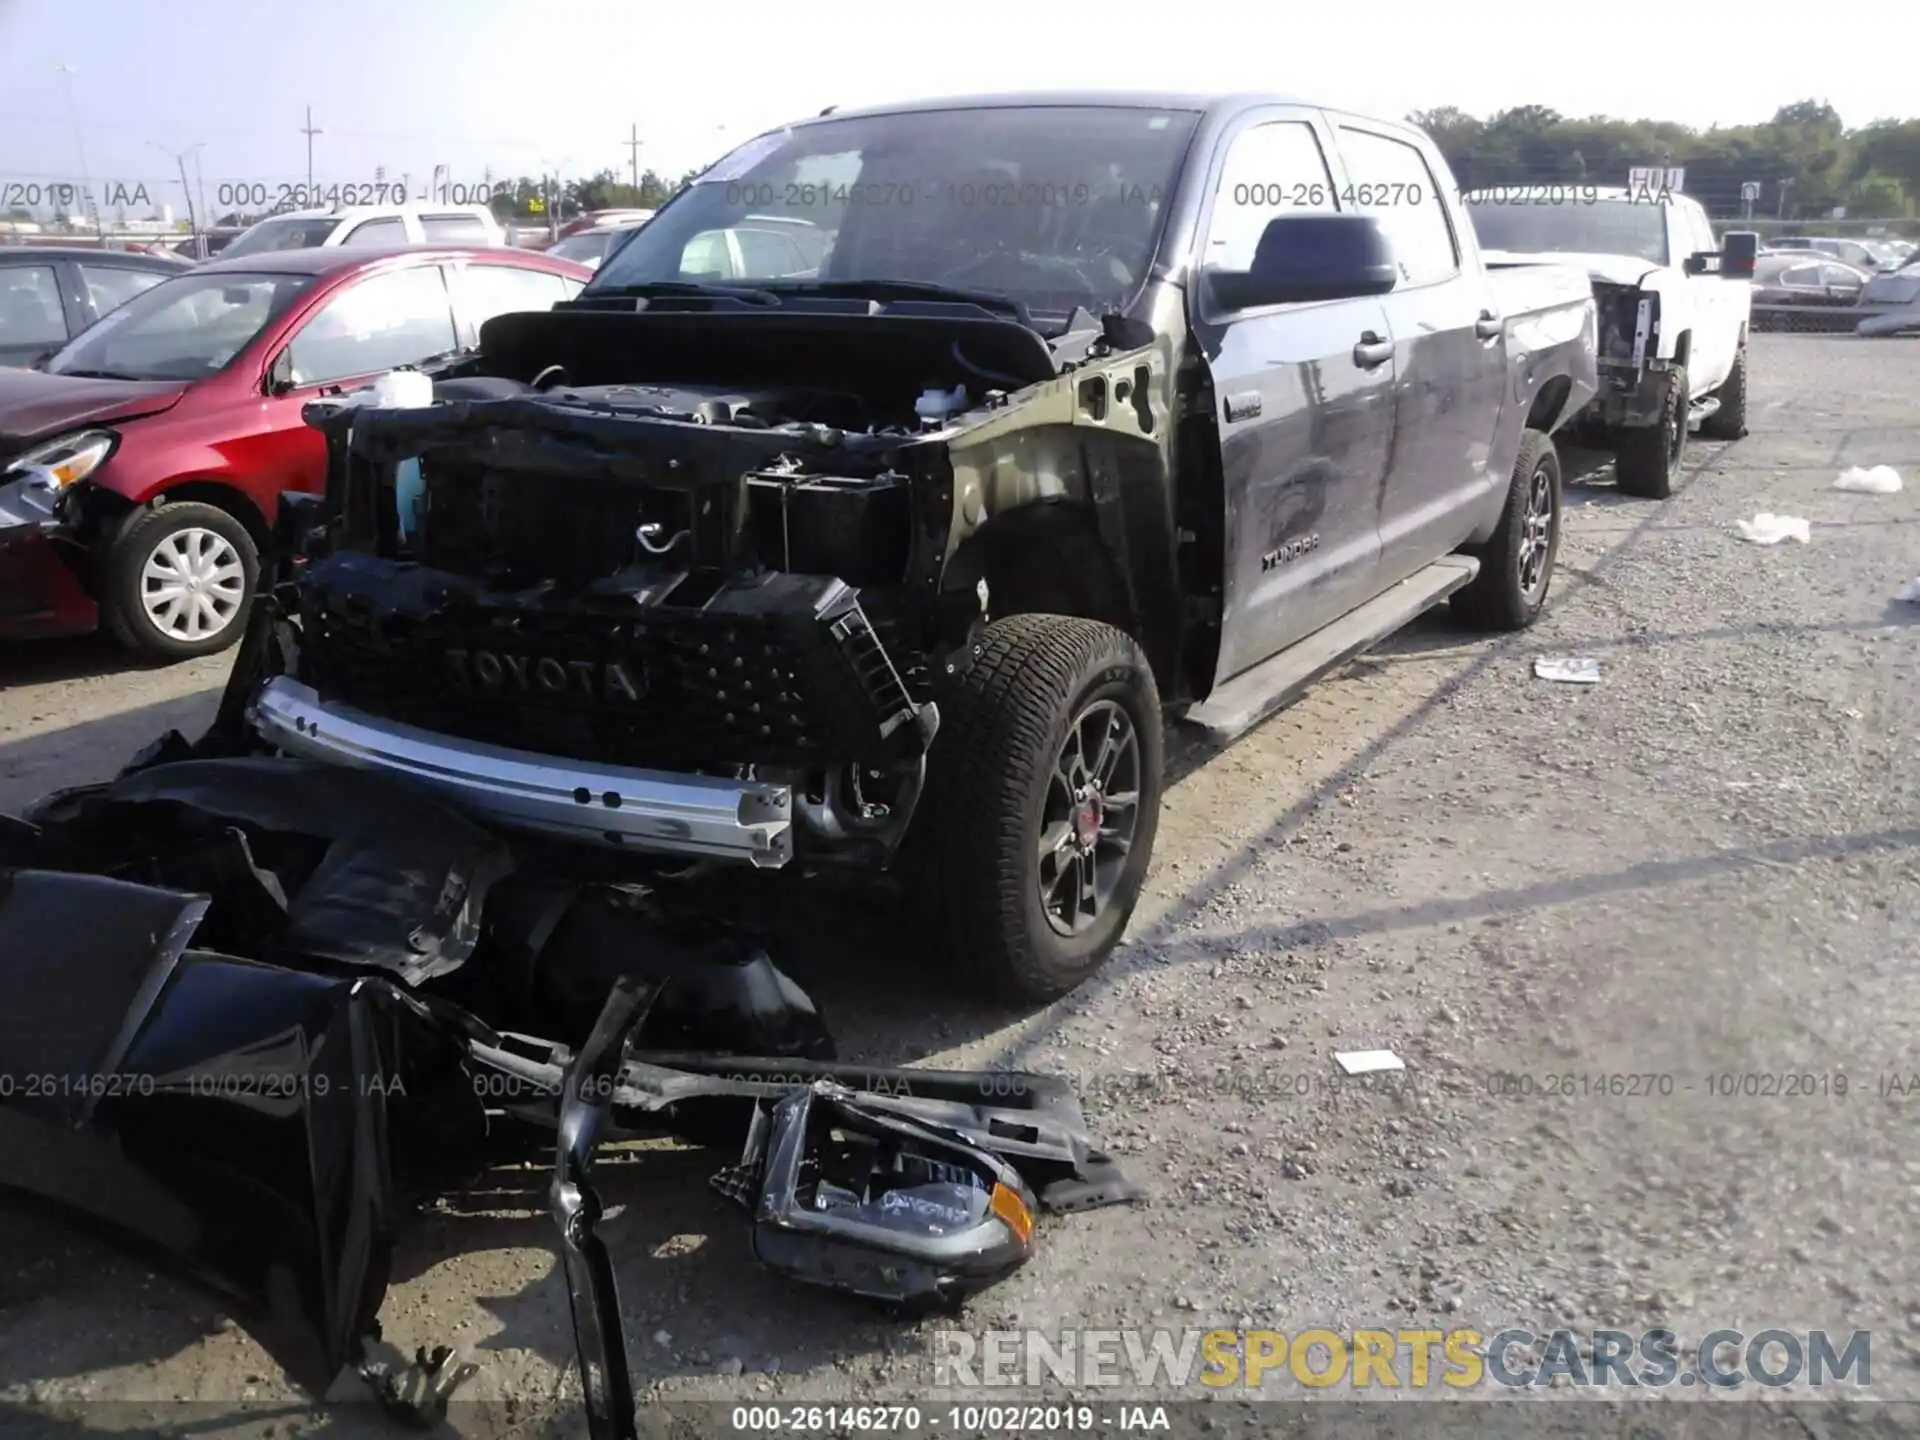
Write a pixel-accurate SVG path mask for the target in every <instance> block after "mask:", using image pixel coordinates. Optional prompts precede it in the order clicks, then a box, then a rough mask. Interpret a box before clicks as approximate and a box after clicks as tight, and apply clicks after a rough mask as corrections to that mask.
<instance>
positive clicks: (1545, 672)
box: [1533, 655, 1600, 685]
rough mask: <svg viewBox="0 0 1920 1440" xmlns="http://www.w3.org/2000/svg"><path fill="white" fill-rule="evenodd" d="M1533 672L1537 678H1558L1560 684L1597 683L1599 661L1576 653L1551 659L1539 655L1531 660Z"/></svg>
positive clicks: (1598, 681) (1598, 679)
mask: <svg viewBox="0 0 1920 1440" xmlns="http://www.w3.org/2000/svg"><path fill="white" fill-rule="evenodd" d="M1533 673H1534V676H1535V677H1536V678H1537V679H1541V680H1558V681H1559V682H1560V683H1561V684H1562V685H1598V684H1599V683H1600V662H1599V661H1598V660H1589V659H1587V658H1585V657H1583V656H1578V655H1568V656H1563V657H1561V658H1559V659H1552V660H1550V659H1548V658H1547V657H1545V656H1539V657H1537V658H1536V659H1535V660H1534V662H1533Z"/></svg>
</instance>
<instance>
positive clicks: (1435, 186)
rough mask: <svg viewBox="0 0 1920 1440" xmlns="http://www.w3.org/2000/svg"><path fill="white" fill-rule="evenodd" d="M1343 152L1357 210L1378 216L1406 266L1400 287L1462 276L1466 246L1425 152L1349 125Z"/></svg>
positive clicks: (1345, 129) (1342, 142)
mask: <svg viewBox="0 0 1920 1440" xmlns="http://www.w3.org/2000/svg"><path fill="white" fill-rule="evenodd" d="M1340 154H1341V156H1342V157H1343V158H1344V159H1345V160H1346V162H1347V176H1348V179H1349V180H1350V181H1351V182H1352V199H1353V202H1354V203H1353V205H1352V206H1351V208H1352V209H1355V210H1358V211H1359V212H1360V213H1361V214H1363V215H1373V216H1376V217H1378V219H1379V221H1380V225H1381V228H1382V229H1384V230H1385V231H1386V232H1387V238H1388V239H1389V240H1390V241H1391V242H1392V243H1393V255H1394V258H1395V259H1396V260H1397V261H1399V262H1400V283H1401V284H1403V285H1431V284H1433V283H1434V282H1436V281H1439V280H1445V279H1447V278H1448V277H1449V276H1452V275H1457V274H1458V273H1459V272H1460V247H1459V244H1458V242H1457V241H1456V240H1455V239H1454V234H1453V226H1452V224H1451V223H1450V222H1449V221H1448V219H1447V202H1446V200H1445V198H1444V197H1443V196H1442V195H1441V193H1440V185H1439V182H1438V181H1437V180H1435V179H1434V176H1433V172H1432V171H1431V170H1430V169H1428V168H1427V162H1426V159H1425V158H1424V157H1423V156H1422V155H1421V154H1420V152H1419V151H1418V150H1416V149H1415V148H1414V147H1413V146H1411V145H1409V144H1407V143H1406V142H1405V141H1402V140H1393V139H1389V138H1388V137H1387V136H1385V135H1376V134H1374V133H1373V132H1372V131H1370V130H1355V129H1352V128H1350V127H1344V126H1343V127H1342V128H1341V131H1340ZM1345 198H1347V196H1346V194H1345V192H1343V194H1342V199H1345Z"/></svg>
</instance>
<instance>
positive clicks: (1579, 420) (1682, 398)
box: [1462, 184, 1760, 500]
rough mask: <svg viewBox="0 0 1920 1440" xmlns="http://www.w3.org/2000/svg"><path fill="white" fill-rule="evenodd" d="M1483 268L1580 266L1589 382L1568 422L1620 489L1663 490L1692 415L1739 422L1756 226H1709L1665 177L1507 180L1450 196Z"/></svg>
mask: <svg viewBox="0 0 1920 1440" xmlns="http://www.w3.org/2000/svg"><path fill="white" fill-rule="evenodd" d="M1462 198H1463V199H1464V200H1465V202H1466V209H1467V213H1468V214H1469V215H1470V216H1471V217H1472V219H1473V226H1474V230H1475V232H1476V233H1477V234H1478V236H1479V239H1480V249H1481V253H1482V255H1483V256H1484V257H1485V259H1486V263H1487V266H1488V268H1489V269H1497V268H1499V267H1501V266H1507V265H1527V264H1535V263H1539V262H1541V261H1557V262H1559V263H1561V264H1572V265H1579V266H1581V267H1583V268H1584V269H1585V270H1586V271H1587V273H1588V275H1589V276H1591V277H1592V280H1593V295H1594V301H1595V304H1596V307H1597V309H1598V311H1599V323H1600V355H1599V361H1600V389H1599V392H1598V393H1597V394H1596V395H1595V396H1594V398H1593V399H1592V401H1591V402H1589V404H1588V405H1587V406H1586V408H1585V410H1583V411H1582V413H1581V414H1580V415H1579V416H1577V417H1576V418H1575V420H1574V421H1573V422H1572V424H1571V426H1570V427H1569V428H1570V431H1571V432H1573V433H1575V434H1578V433H1580V432H1583V431H1584V432H1586V433H1588V434H1598V435H1599V436H1600V437H1601V443H1602V444H1603V445H1605V446H1606V447H1607V448H1610V449H1612V450H1613V452H1614V455H1615V466H1614V470H1615V476H1616V480H1617V483H1618V485H1619V487H1620V489H1621V490H1622V491H1624V492H1625V493H1627V494H1629V495H1638V496H1643V497H1646V498H1648V499H1653V500H1664V499H1665V498H1666V497H1667V496H1668V495H1670V494H1672V493H1673V480H1674V476H1675V475H1676V474H1677V473H1678V472H1679V468H1680V462H1681V458H1682V456H1683V455H1684V453H1685V451H1686V444H1687V432H1688V430H1689V429H1690V428H1692V427H1693V426H1694V425H1698V426H1699V427H1700V431H1701V433H1702V434H1703V435H1708V436H1711V437H1713V438H1715V439H1721V440H1737V439H1739V438H1740V437H1741V436H1742V435H1745V434H1746V433H1747V327H1748V320H1749V317H1750V314H1751V311H1752V306H1753V287H1752V284H1751V281H1752V278H1753V269H1754V257H1755V255H1756V254H1758V252H1759V248H1760V240H1759V236H1758V235H1756V234H1753V233H1752V232H1750V231H1730V232H1728V234H1727V235H1726V236H1725V238H1724V240H1715V238H1714V234H1713V226H1712V224H1711V222H1710V221H1709V220H1708V219H1707V212H1706V210H1705V209H1704V208H1702V206H1701V204H1700V202H1699V201H1698V200H1695V199H1692V198H1691V197H1689V196H1686V195H1679V194H1675V193H1673V192H1672V191H1669V190H1663V189H1662V190H1647V189H1631V190H1630V189H1627V188H1625V187H1610V186H1602V185H1584V184H1562V185H1518V186H1512V187H1506V188H1494V189H1487V190H1477V191H1471V192H1469V193H1468V194H1466V195H1465V196H1463V197H1462Z"/></svg>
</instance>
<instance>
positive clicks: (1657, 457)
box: [1613, 365, 1687, 500]
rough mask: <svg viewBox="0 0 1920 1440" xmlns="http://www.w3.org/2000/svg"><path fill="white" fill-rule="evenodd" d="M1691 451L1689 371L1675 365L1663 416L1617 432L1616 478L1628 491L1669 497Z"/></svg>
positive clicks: (1644, 497) (1655, 497) (1650, 497)
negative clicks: (1652, 422) (1689, 439)
mask: <svg viewBox="0 0 1920 1440" xmlns="http://www.w3.org/2000/svg"><path fill="white" fill-rule="evenodd" d="M1686 451H1687V372H1686V370H1685V369H1684V368H1683V367H1681V366H1679V365H1675V366H1674V367H1673V368H1672V369H1671V370H1669V371H1667V388H1666V393H1665V394H1664V395H1663V396H1662V398H1661V402H1660V419H1659V422H1658V423H1657V424H1653V425H1636V426H1633V427H1632V428H1630V429H1625V430H1621V431H1619V432H1617V435H1616V438H1615V442H1614V458H1613V478H1614V483H1615V484H1616V485H1618V486H1619V487H1620V491H1621V493H1622V494H1625V495H1634V496H1638V497H1639V498H1640V499H1642V500H1665V499H1666V498H1667V497H1668V496H1669V495H1671V494H1673V479H1674V476H1675V475H1677V474H1679V473H1680V460H1681V457H1682V456H1684V455H1685V454H1686Z"/></svg>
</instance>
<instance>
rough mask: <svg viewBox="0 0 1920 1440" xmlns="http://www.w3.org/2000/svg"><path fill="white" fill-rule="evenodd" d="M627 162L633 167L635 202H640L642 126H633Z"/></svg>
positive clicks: (629, 138)
mask: <svg viewBox="0 0 1920 1440" xmlns="http://www.w3.org/2000/svg"><path fill="white" fill-rule="evenodd" d="M627 163H628V164H629V165H631V166H632V167H633V203H634V204H636V205H638V204H639V203H640V127H639V126H638V125H635V126H633V127H632V129H631V131H630V132H629V134H628V138H627Z"/></svg>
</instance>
